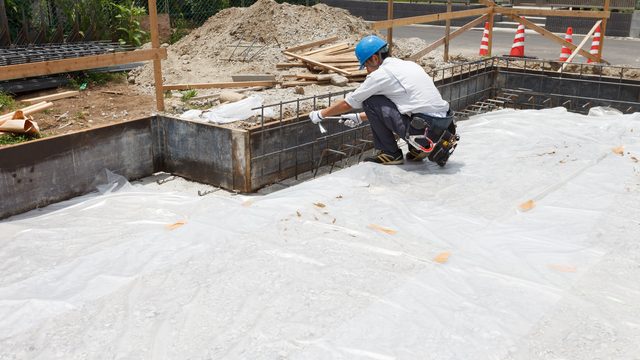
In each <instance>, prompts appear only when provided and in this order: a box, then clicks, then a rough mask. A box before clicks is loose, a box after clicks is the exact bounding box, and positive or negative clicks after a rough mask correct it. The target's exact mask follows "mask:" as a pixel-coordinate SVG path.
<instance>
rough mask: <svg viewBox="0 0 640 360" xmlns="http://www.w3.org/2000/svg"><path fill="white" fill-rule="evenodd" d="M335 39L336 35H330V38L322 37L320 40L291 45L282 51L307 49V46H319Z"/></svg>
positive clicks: (336, 38)
mask: <svg viewBox="0 0 640 360" xmlns="http://www.w3.org/2000/svg"><path fill="white" fill-rule="evenodd" d="M336 40H338V37H337V36H332V37H330V38H326V39H322V40H316V41H311V42H308V43H305V44H300V45H297V46H293V47H290V48H287V49H284V50H283V52H284V51H287V52H294V51H300V50H304V49H309V48H312V47H316V46H320V45H324V44H328V43H330V42H334V41H336Z"/></svg>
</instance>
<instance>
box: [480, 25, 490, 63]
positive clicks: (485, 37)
mask: <svg viewBox="0 0 640 360" xmlns="http://www.w3.org/2000/svg"><path fill="white" fill-rule="evenodd" d="M479 54H480V56H489V23H488V22H485V23H484V31H483V32H482V40H481V41H480V53H479Z"/></svg>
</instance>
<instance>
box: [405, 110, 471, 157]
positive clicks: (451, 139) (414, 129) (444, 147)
mask: <svg viewBox="0 0 640 360" xmlns="http://www.w3.org/2000/svg"><path fill="white" fill-rule="evenodd" d="M405 140H406V141H407V143H409V145H411V146H413V147H414V148H416V149H418V150H420V151H423V152H426V153H428V154H429V155H428V159H429V160H430V161H433V162H435V163H437V164H438V165H440V166H444V165H445V164H446V162H447V160H448V159H449V156H451V154H453V151H454V150H455V148H456V146H457V145H458V140H460V136H458V135H456V124H455V120H454V116H453V112H452V111H451V110H449V111H448V112H447V116H446V117H443V118H438V117H433V116H429V115H424V114H414V115H412V116H411V121H410V122H409V126H407V135H406V137H405Z"/></svg>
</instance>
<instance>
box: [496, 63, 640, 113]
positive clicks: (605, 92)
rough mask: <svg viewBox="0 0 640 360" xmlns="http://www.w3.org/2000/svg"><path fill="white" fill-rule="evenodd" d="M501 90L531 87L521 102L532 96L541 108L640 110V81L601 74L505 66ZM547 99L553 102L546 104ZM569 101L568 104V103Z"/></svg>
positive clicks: (498, 82)
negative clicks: (597, 107)
mask: <svg viewBox="0 0 640 360" xmlns="http://www.w3.org/2000/svg"><path fill="white" fill-rule="evenodd" d="M495 86H496V88H498V89H519V88H522V89H530V90H531V91H530V94H526V95H525V96H524V97H523V98H522V99H519V101H521V104H522V105H526V104H527V103H528V102H529V101H528V99H529V98H530V96H529V95H536V94H540V96H535V97H534V99H533V101H534V104H535V105H539V107H553V106H563V104H564V106H565V107H566V108H568V109H569V110H570V111H574V112H580V113H587V112H588V111H589V109H590V108H591V107H593V106H610V107H613V108H616V109H618V110H620V111H622V112H624V113H632V112H638V111H640V82H638V81H629V80H620V79H616V78H606V77H600V76H598V75H582V76H578V75H573V74H562V75H561V74H558V73H556V72H545V73H526V72H523V71H518V69H501V70H500V71H499V72H498V74H497V78H496V85H495ZM544 99H550V101H551V103H547V104H544V105H543V104H542V101H543V100H544ZM565 103H566V104H565Z"/></svg>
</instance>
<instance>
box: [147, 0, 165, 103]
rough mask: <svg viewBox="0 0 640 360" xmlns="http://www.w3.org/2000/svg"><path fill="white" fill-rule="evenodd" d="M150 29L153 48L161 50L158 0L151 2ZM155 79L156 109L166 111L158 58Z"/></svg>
mask: <svg viewBox="0 0 640 360" xmlns="http://www.w3.org/2000/svg"><path fill="white" fill-rule="evenodd" d="M149 27H150V30H151V47H153V48H154V49H159V48H160V38H159V37H158V9H157V8H156V0H149ZM153 78H154V81H155V87H156V108H157V109H158V111H164V89H163V87H162V60H160V57H158V56H156V57H155V58H154V59H153Z"/></svg>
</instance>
